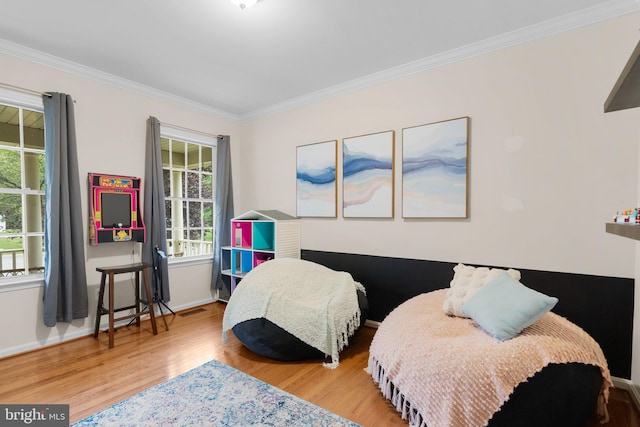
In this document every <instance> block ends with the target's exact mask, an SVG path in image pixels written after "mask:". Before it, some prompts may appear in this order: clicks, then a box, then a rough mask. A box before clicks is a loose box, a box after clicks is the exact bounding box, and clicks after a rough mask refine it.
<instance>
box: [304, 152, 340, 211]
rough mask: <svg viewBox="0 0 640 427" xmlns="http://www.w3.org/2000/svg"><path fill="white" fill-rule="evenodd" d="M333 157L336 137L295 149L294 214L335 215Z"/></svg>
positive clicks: (336, 192)
mask: <svg viewBox="0 0 640 427" xmlns="http://www.w3.org/2000/svg"><path fill="white" fill-rule="evenodd" d="M337 160H338V141H337V140H334V141H326V142H319V143H316V144H309V145H301V146H299V147H297V148H296V193H297V202H296V211H297V216H299V217H328V218H335V217H337V216H338V207H337V206H338V198H337V197H338V196H337V194H338V182H337V180H336V164H337Z"/></svg>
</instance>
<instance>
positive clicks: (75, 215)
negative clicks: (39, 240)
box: [43, 93, 89, 327]
mask: <svg viewBox="0 0 640 427" xmlns="http://www.w3.org/2000/svg"><path fill="white" fill-rule="evenodd" d="M50 95H51V96H47V95H45V96H43V101H44V120H45V156H46V166H45V182H46V196H45V198H46V211H45V227H44V244H45V267H44V284H45V287H44V297H43V303H44V316H43V317H44V324H45V325H46V326H49V327H52V326H55V324H56V323H57V322H66V323H70V322H71V321H72V320H73V319H81V318H84V317H87V316H88V310H89V303H88V296H87V274H86V271H85V266H86V261H85V258H84V245H85V243H86V242H85V240H84V236H83V233H82V227H83V224H84V219H83V216H82V206H81V204H80V191H81V190H80V179H79V173H78V153H77V151H76V131H75V118H74V113H73V100H72V99H71V96H69V95H66V94H62V93H51V94H50Z"/></svg>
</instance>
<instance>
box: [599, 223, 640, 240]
mask: <svg viewBox="0 0 640 427" xmlns="http://www.w3.org/2000/svg"><path fill="white" fill-rule="evenodd" d="M606 231H607V233H611V234H615V235H617V236H622V237H628V238H629V239H634V240H640V225H635V224H623V223H617V222H608V223H607V226H606Z"/></svg>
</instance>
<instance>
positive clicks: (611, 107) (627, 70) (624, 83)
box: [604, 43, 640, 113]
mask: <svg viewBox="0 0 640 427" xmlns="http://www.w3.org/2000/svg"><path fill="white" fill-rule="evenodd" d="M638 106H640V43H638V45H637V46H636V48H635V50H634V51H633V53H632V54H631V57H630V58H629V60H628V61H627V65H625V67H624V69H623V70H622V73H620V77H618V81H616V84H615V85H614V86H613V89H612V90H611V93H610V94H609V97H608V98H607V100H606V101H605V102H604V112H605V113H608V112H610V111H618V110H626V109H627V108H634V107H638Z"/></svg>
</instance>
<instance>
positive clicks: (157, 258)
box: [129, 246, 176, 331]
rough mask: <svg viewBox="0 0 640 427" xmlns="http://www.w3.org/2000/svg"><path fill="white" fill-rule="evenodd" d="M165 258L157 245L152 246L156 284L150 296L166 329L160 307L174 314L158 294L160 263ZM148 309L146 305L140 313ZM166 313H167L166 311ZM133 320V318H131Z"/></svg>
mask: <svg viewBox="0 0 640 427" xmlns="http://www.w3.org/2000/svg"><path fill="white" fill-rule="evenodd" d="M165 258H167V256H166V255H165V254H164V252H162V251H161V250H160V248H158V247H157V246H156V247H154V248H153V274H154V277H155V278H156V286H154V287H153V297H152V298H151V300H152V302H153V304H155V305H157V306H158V308H159V309H160V315H161V316H162V320H163V321H164V327H165V329H166V330H167V331H168V330H169V325H168V324H167V319H166V318H165V317H164V316H165V313H164V310H163V309H162V307H164V308H166V309H167V310H169V311H170V312H171V314H173V315H174V316H175V315H176V313H175V311H173V310H171V309H170V308H169V306H168V305H167V304H166V303H165V302H164V300H163V299H162V296H160V289H161V285H162V277H161V276H160V274H161V273H160V263H161V262H162V261H163V260H164V259H165ZM148 309H149V305H146V306H145V307H144V308H143V309H142V313H144V311H145V310H148ZM167 314H168V313H167ZM133 320H135V319H133ZM133 320H132V321H131V322H129V325H131V323H133Z"/></svg>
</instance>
